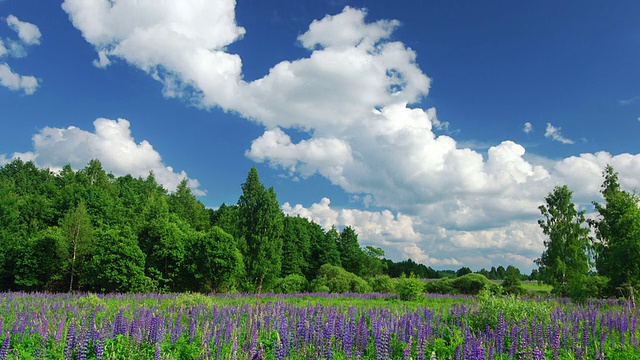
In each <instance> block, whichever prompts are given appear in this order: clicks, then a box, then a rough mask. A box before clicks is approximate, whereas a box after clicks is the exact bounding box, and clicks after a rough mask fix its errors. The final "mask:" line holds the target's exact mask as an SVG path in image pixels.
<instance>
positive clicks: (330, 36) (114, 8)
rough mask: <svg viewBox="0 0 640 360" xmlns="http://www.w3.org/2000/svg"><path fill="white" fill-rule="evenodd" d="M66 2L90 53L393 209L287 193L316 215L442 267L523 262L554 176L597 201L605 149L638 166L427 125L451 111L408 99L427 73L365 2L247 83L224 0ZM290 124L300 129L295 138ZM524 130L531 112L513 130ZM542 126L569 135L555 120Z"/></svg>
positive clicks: (424, 85) (313, 28)
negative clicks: (246, 128) (223, 113)
mask: <svg viewBox="0 0 640 360" xmlns="http://www.w3.org/2000/svg"><path fill="white" fill-rule="evenodd" d="M62 6H63V9H64V10H65V11H66V12H67V13H68V14H69V16H70V19H71V21H72V22H73V24H74V26H75V27H76V28H78V29H79V30H80V31H81V32H82V35H83V36H84V38H85V39H86V40H87V41H88V42H89V43H90V44H92V45H93V46H94V47H95V49H96V51H97V53H98V60H96V63H95V64H96V66H102V67H104V66H106V65H108V64H109V61H112V60H114V59H120V60H123V61H124V62H126V63H128V64H130V65H132V66H135V67H137V68H139V69H141V70H143V71H145V72H147V73H149V74H150V76H152V77H153V78H155V79H157V80H159V81H161V82H162V83H163V85H164V88H163V93H164V94H165V95H166V96H169V97H177V98H181V99H185V100H186V101H188V102H189V103H191V104H195V105H197V106H201V107H205V108H210V107H216V106H217V107H220V108H223V109H225V110H230V111H233V112H235V113H237V114H240V115H241V116H243V117H245V118H247V119H251V120H252V121H255V122H257V123H259V124H262V125H263V126H264V127H265V132H264V133H263V135H262V136H260V137H258V138H257V139H255V140H254V141H253V142H252V144H251V146H250V149H249V150H247V152H246V156H248V157H249V158H251V159H253V160H254V161H258V162H268V163H269V164H271V165H272V166H273V167H281V168H282V169H284V171H285V172H286V173H288V174H289V175H290V176H291V177H292V178H294V179H295V178H299V177H303V178H304V177H308V176H310V175H312V174H315V173H318V174H320V175H322V176H324V177H326V178H327V179H329V180H330V181H331V182H332V183H333V184H335V185H337V186H340V187H341V188H343V189H344V190H345V191H347V192H350V193H353V194H362V195H364V196H366V197H367V199H373V203H371V204H370V205H375V206H377V207H381V208H387V209H392V210H393V212H391V211H390V210H385V211H380V212H370V211H362V210H354V209H341V210H335V209H332V208H331V207H330V206H329V200H328V199H323V200H322V201H321V202H320V203H318V204H313V205H312V206H311V207H309V208H304V207H303V206H301V205H295V206H291V205H290V204H285V205H284V206H283V209H284V210H285V211H286V212H288V213H291V214H300V215H301V216H305V217H308V218H311V219H312V220H314V221H317V222H318V223H320V224H321V225H322V226H324V227H325V228H326V227H328V226H331V225H351V226H354V227H356V228H357V230H358V231H359V232H360V234H361V235H360V236H361V239H363V241H365V243H367V242H369V243H371V244H374V245H380V246H381V247H383V248H384V249H385V251H387V253H393V254H394V255H395V256H398V257H408V256H412V257H414V259H417V260H419V261H425V262H428V263H429V264H440V265H450V266H454V265H460V264H464V265H466V266H474V265H482V264H487V263H491V262H492V261H497V260H500V259H503V260H504V261H507V260H509V259H511V260H509V261H514V262H518V264H522V266H531V265H532V263H531V260H532V259H533V258H535V257H537V256H539V253H537V252H539V251H540V249H541V244H542V237H541V234H540V231H539V229H538V228H537V225H536V224H535V221H536V220H537V218H539V216H540V215H539V213H538V209H537V208H538V206H539V205H541V203H542V202H543V201H544V197H545V196H546V195H547V194H548V193H549V191H551V190H552V189H553V186H556V185H559V184H563V183H567V184H568V185H569V186H570V187H572V186H575V188H576V189H575V194H576V197H577V198H578V199H580V201H590V200H593V199H594V196H597V191H598V189H599V184H600V183H601V176H600V173H601V171H602V169H603V167H604V164H606V162H604V161H609V162H611V163H612V164H613V165H614V167H615V168H616V170H618V171H620V173H621V179H624V181H625V183H624V184H625V185H627V186H629V185H633V184H636V183H637V181H638V180H635V179H640V170H638V165H637V161H638V160H637V157H638V155H628V154H627V155H617V156H611V155H608V154H605V153H597V154H583V155H581V156H580V157H574V158H567V159H564V160H561V161H559V162H554V161H552V160H550V159H536V157H535V156H527V154H526V151H525V148H524V147H523V146H522V145H520V144H517V143H515V142H513V141H504V142H502V143H500V144H491V145H490V146H488V147H486V149H487V151H486V155H485V153H481V152H479V151H476V150H474V149H471V148H468V147H467V146H465V145H462V144H460V143H458V142H457V141H456V140H455V139H454V138H453V137H451V136H447V135H438V134H435V133H434V130H447V129H448V126H449V124H448V123H447V122H443V121H440V120H439V119H438V117H437V113H436V109H434V108H430V109H426V110H425V109H419V108H411V104H415V103H417V102H419V101H420V100H422V99H423V98H424V97H425V96H426V95H427V94H428V92H429V88H430V83H431V82H430V79H429V78H428V77H427V75H425V74H424V73H423V72H422V70H421V69H420V68H419V66H418V65H417V63H416V54H415V53H414V52H413V50H411V49H410V48H408V47H406V46H405V45H404V44H403V43H401V42H398V41H393V40H391V38H392V33H393V31H394V30H395V28H397V27H398V26H399V23H398V22H397V21H393V20H391V21H388V20H382V21H376V22H367V21H366V12H365V11H363V10H358V9H353V8H349V7H347V8H345V9H344V10H343V11H342V12H341V13H340V14H337V15H333V16H326V17H325V18H323V19H320V20H316V21H314V22H313V23H312V24H311V25H310V26H309V29H308V30H307V31H306V32H304V33H302V34H301V35H300V36H299V37H298V40H299V42H300V44H301V45H302V46H303V47H304V48H305V49H306V50H308V52H309V54H308V56H307V57H303V58H300V59H295V60H284V61H282V62H280V63H277V64H275V65H274V66H273V67H272V68H271V69H270V71H269V72H268V74H266V75H265V76H264V77H262V78H259V79H257V80H255V81H251V82H247V81H245V80H243V77H242V61H241V58H240V56H238V55H236V54H230V53H228V52H227V50H226V47H227V46H228V45H230V44H231V43H233V42H234V41H237V40H239V39H240V38H241V37H242V36H243V34H244V29H243V28H241V27H239V26H238V25H237V24H236V23H235V2H234V1H232V0H218V1H212V2H202V1H196V0H183V1H181V2H162V3H158V2H157V1H152V0H138V1H134V0H120V1H117V2H113V1H109V0H94V1H91V2H87V1H82V0H66V1H65V2H64V3H63V5H62ZM290 128H295V129H296V130H297V131H302V132H306V135H307V137H306V138H305V139H303V140H300V141H297V142H294V141H293V140H292V139H291V137H290V136H289V135H288V134H287V132H288V129H290ZM532 129H533V126H532V124H531V123H527V124H525V126H524V129H523V130H524V131H525V132H528V131H532ZM545 136H546V137H549V138H551V139H552V140H554V141H559V142H562V143H573V141H572V140H570V139H567V138H565V137H563V136H562V134H561V133H560V128H556V127H554V126H552V125H551V124H548V125H547V129H546V133H545ZM531 159H534V160H535V163H534V162H532V160H531ZM616 164H618V165H619V167H616V166H617V165H616ZM578 170H580V171H582V170H584V171H585V172H584V174H585V175H584V176H582V177H579V176H578V175H577V174H581V173H579V172H577V171H578ZM634 176H635V178H634ZM621 181H622V180H621ZM587 198H588V200H587ZM369 201H370V200H369ZM394 213H395V215H394ZM486 245H491V246H486ZM465 254H466V255H465ZM474 259H475V260H474ZM527 264H528V265H527ZM505 265H506V264H505Z"/></svg>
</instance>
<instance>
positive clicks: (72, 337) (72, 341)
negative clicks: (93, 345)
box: [64, 322, 76, 360]
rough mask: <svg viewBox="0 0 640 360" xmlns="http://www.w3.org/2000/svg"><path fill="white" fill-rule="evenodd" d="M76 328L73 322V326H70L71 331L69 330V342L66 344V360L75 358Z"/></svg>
mask: <svg viewBox="0 0 640 360" xmlns="http://www.w3.org/2000/svg"><path fill="white" fill-rule="evenodd" d="M75 331H76V327H75V324H74V323H73V322H72V323H71V325H70V326H69V330H67V340H66V342H65V344H64V359H65V360H71V357H72V356H73V347H74V346H75V341H76V334H75Z"/></svg>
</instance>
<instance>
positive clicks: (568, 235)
mask: <svg viewBox="0 0 640 360" xmlns="http://www.w3.org/2000/svg"><path fill="white" fill-rule="evenodd" d="M603 178H604V181H603V183H602V186H601V190H600V193H601V194H602V197H603V199H604V203H600V202H597V201H594V202H593V206H594V208H595V211H596V214H597V217H596V218H593V219H588V220H587V219H586V217H585V210H578V209H576V206H575V205H574V203H573V202H572V199H571V198H572V194H573V193H572V191H571V190H569V188H568V187H567V186H566V185H564V186H558V187H556V188H555V189H554V190H553V191H552V192H551V193H550V194H549V195H548V196H547V197H546V199H545V200H546V204H545V205H542V206H540V211H541V213H542V216H543V219H541V220H540V221H539V224H540V227H541V228H542V230H543V232H544V233H545V234H546V235H547V237H548V238H547V240H546V241H545V243H544V245H545V251H544V252H543V253H542V255H541V257H540V258H539V259H537V260H536V263H537V264H538V266H539V274H538V277H539V279H540V280H541V281H543V282H545V283H548V284H551V285H552V286H553V292H554V293H556V294H558V295H561V296H568V297H571V298H572V299H576V300H584V299H586V298H589V297H603V296H606V297H611V296H614V297H619V296H622V297H626V298H628V299H630V300H631V301H633V302H635V296H634V293H635V292H636V290H637V289H638V286H639V285H640V206H639V204H640V198H639V197H638V195H637V194H636V192H635V191H634V192H628V191H625V190H622V188H621V187H620V183H619V180H618V174H617V173H616V172H615V171H614V169H613V167H611V166H607V167H606V168H605V170H604V172H603Z"/></svg>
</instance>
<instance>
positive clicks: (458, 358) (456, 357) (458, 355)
mask: <svg viewBox="0 0 640 360" xmlns="http://www.w3.org/2000/svg"><path fill="white" fill-rule="evenodd" d="M460 352H461V349H460V345H458V346H457V347H456V356H455V359H456V360H461V359H462V358H461V357H460V355H461V354H460Z"/></svg>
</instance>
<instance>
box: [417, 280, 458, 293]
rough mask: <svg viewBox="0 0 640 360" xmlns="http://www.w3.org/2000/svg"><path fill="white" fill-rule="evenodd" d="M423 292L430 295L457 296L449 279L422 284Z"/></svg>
mask: <svg viewBox="0 0 640 360" xmlns="http://www.w3.org/2000/svg"><path fill="white" fill-rule="evenodd" d="M424 290H425V292H427V293H431V294H457V293H458V291H457V290H456V289H455V288H454V287H453V281H452V280H451V279H449V278H444V279H440V280H437V281H429V282H426V283H425V284H424Z"/></svg>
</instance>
